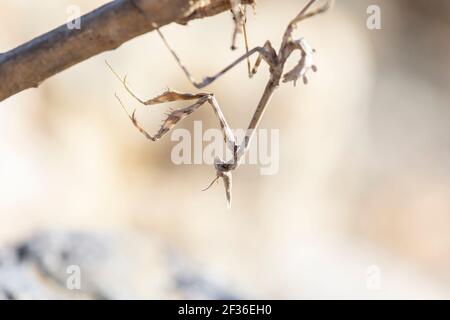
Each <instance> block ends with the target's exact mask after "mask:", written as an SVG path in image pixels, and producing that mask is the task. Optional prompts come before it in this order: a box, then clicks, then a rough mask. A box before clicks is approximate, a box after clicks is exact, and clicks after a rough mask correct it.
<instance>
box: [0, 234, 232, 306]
mask: <svg viewBox="0 0 450 320" xmlns="http://www.w3.org/2000/svg"><path fill="white" fill-rule="evenodd" d="M203 273H204V272H202V271H200V270H199V269H198V267H196V268H194V266H193V264H192V263H190V262H189V261H187V259H186V258H184V257H182V256H181V255H179V254H178V253H176V252H174V251H173V250H172V249H170V248H169V247H168V246H166V245H164V244H163V243H161V242H159V241H157V240H156V239H153V238H151V237H149V236H142V235H136V234H120V235H117V234H114V235H113V234H91V233H83V232H46V233H41V234H38V235H36V236H34V237H32V238H30V239H29V240H26V241H24V242H23V243H20V244H19V245H17V246H15V247H12V248H5V249H2V250H0V299H169V298H172V299H178V298H180V299H183V298H184V299H233V298H235V296H234V295H232V294H230V293H229V292H228V291H227V290H225V289H223V288H222V287H221V286H219V285H217V284H216V283H217V282H219V281H218V280H217V279H214V281H213V280H212V279H209V278H208V277H206V276H204V275H203ZM78 285H79V286H78Z"/></svg>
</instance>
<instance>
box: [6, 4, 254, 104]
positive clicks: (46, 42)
mask: <svg viewBox="0 0 450 320" xmlns="http://www.w3.org/2000/svg"><path fill="white" fill-rule="evenodd" d="M252 2H253V0H245V1H243V3H252ZM229 9H230V1H229V0H207V1H205V0H115V1H112V2H110V3H108V4H106V5H104V6H102V7H100V8H98V9H96V10H94V11H92V12H90V13H88V14H86V15H84V16H82V17H81V29H79V30H78V29H72V30H70V29H69V28H68V27H67V25H66V24H64V25H62V26H60V27H58V28H56V29H54V30H52V31H50V32H48V33H46V34H43V35H41V36H40V37H37V38H35V39H33V40H31V41H29V42H27V43H25V44H23V45H21V46H19V47H17V48H15V49H13V50H11V51H8V52H6V53H3V54H0V101H3V100H5V99H6V98H8V97H10V96H12V95H14V94H16V93H18V92H21V91H23V90H25V89H28V88H33V87H37V86H39V84H40V83H42V82H43V81H44V80H45V79H47V78H49V77H51V76H53V75H55V74H57V73H58V72H61V71H63V70H65V69H67V68H69V67H71V66H73V65H75V64H77V63H80V62H82V61H84V60H86V59H89V58H90V57H93V56H95V55H97V54H99V53H102V52H104V51H108V50H113V49H116V48H117V47H119V46H120V45H121V44H123V43H124V42H126V41H128V40H130V39H133V38H135V37H137V36H139V35H142V34H144V33H147V32H150V31H152V30H154V29H155V24H156V25H157V26H164V25H167V24H169V23H172V22H176V23H181V24H186V23H187V22H189V21H191V20H193V19H199V18H204V17H208V16H213V15H216V14H219V13H221V12H223V11H226V10H229Z"/></svg>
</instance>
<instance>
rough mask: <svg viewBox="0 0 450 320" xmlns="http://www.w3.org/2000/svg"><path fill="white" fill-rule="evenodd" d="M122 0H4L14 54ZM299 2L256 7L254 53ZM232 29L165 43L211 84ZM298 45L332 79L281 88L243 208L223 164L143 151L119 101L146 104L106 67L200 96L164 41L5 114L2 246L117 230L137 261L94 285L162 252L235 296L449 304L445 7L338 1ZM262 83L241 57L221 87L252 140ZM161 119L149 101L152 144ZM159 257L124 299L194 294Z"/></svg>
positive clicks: (56, 84)
mask: <svg viewBox="0 0 450 320" xmlns="http://www.w3.org/2000/svg"><path fill="white" fill-rule="evenodd" d="M107 2H108V1H106V0H102V1H101V0H95V1H94V0H71V1H66V0H60V1H49V0H47V1H39V2H37V1H30V0H2V1H1V3H0V21H1V26H2V28H0V51H8V50H10V49H11V48H13V47H16V46H18V45H20V44H22V43H23V42H25V41H28V40H30V39H32V38H34V37H36V36H38V35H40V34H42V33H44V32H47V31H49V30H50V29H53V28H54V27H57V26H59V25H61V24H63V23H65V22H66V21H67V17H68V16H69V14H68V12H67V7H68V6H69V5H77V6H79V7H80V8H81V11H82V13H86V12H89V11H91V10H93V9H95V8H96V7H98V6H100V5H102V4H104V3H107ZM304 3H305V1H300V0H295V1H294V0H283V1H275V0H260V1H259V2H258V5H257V7H256V12H255V14H253V12H252V11H251V10H250V13H249V19H248V26H247V28H248V33H249V37H250V45H251V46H255V45H262V44H263V43H264V42H265V40H267V39H270V40H271V42H272V43H273V44H274V46H275V47H276V48H278V46H279V44H280V40H281V36H282V33H283V32H284V29H285V27H286V25H287V23H288V21H289V20H290V19H291V18H293V16H294V15H295V14H296V13H297V12H299V11H300V9H301V8H302V6H303V5H304ZM371 4H376V5H379V6H380V8H381V23H382V29H381V30H369V29H368V28H367V26H366V20H367V18H368V17H369V15H368V14H367V12H366V10H367V7H368V6H369V5H371ZM232 29H233V24H232V19H231V15H230V14H229V13H224V14H222V15H219V16H216V17H212V18H208V19H204V20H200V21H194V22H191V23H190V24H189V26H187V27H186V26H181V25H175V24H174V25H170V26H167V27H164V28H163V32H164V33H165V36H166V37H167V39H168V40H169V41H170V42H171V44H172V46H173V47H174V48H175V49H176V51H177V53H178V54H179V55H180V56H181V58H182V60H183V61H184V63H185V65H187V66H188V67H189V68H190V69H191V72H192V73H193V74H194V75H195V76H196V77H197V78H202V77H203V76H206V75H211V74H213V73H215V72H217V71H218V70H220V69H221V68H223V67H224V66H225V65H227V64H228V63H229V62H231V61H233V59H234V58H236V57H237V56H239V55H240V54H241V53H242V52H243V45H242V44H243V42H242V39H241V38H240V39H241V41H240V43H241V45H240V47H239V49H238V51H237V52H233V51H231V50H229V47H230V43H231V34H232ZM296 35H297V36H298V37H300V36H303V37H305V38H306V39H307V40H308V41H309V43H310V44H311V45H312V46H313V47H314V48H315V49H316V50H317V53H316V64H317V65H318V67H319V72H318V73H316V74H312V75H311V78H310V83H309V84H308V85H307V86H304V85H303V84H302V85H298V86H297V87H293V86H292V85H290V84H289V85H282V86H281V87H280V88H279V89H278V91H277V92H276V93H275V96H274V98H273V100H272V102H271V105H270V108H269V109H268V110H267V112H266V114H265V117H264V119H263V121H262V123H261V127H262V128H267V129H279V130H280V156H279V159H280V170H279V173H278V174H276V175H272V176H262V175H260V174H259V172H260V171H259V167H258V166H256V165H244V166H242V167H240V168H239V170H237V171H236V172H235V173H234V189H233V206H232V208H231V209H230V210H228V209H227V205H226V200H225V194H224V191H223V186H222V185H218V186H215V187H213V188H211V189H210V190H208V191H206V192H201V189H202V188H204V187H205V186H206V185H207V184H208V183H209V182H210V181H211V179H212V178H213V177H214V174H215V172H214V169H213V167H212V166H208V165H181V166H179V165H175V164H173V163H172V161H171V159H170V154H171V150H172V147H173V146H174V145H175V144H176V142H172V141H171V139H170V137H169V136H167V137H165V138H164V139H162V140H161V141H159V142H157V143H151V142H149V141H147V140H145V138H144V137H143V136H142V135H141V134H140V133H139V132H138V131H137V130H135V128H134V127H133V126H132V124H131V123H130V121H129V119H128V118H127V117H126V115H125V114H124V113H123V110H122V109H121V108H120V105H119V104H118V103H117V101H116V100H115V98H114V93H115V92H117V93H118V94H119V95H120V96H121V97H122V98H123V100H124V102H125V103H126V104H127V105H128V106H129V108H130V109H131V108H132V107H139V106H138V105H137V104H136V103H135V102H134V101H133V100H131V99H129V97H128V96H127V95H126V92H125V91H124V90H123V88H122V87H121V84H120V83H119V82H118V81H117V79H115V78H114V76H113V74H112V73H111V72H110V71H109V70H108V69H107V67H106V65H105V63H104V60H105V59H108V61H109V62H110V63H111V64H112V65H113V66H114V67H115V69H116V70H117V71H118V72H119V73H120V74H127V75H128V79H129V82H130V85H131V86H132V87H133V88H134V89H135V91H136V92H138V94H139V95H140V96H142V97H145V98H150V97H153V96H155V95H158V94H160V93H162V92H163V91H164V90H165V88H167V87H170V88H172V89H175V90H178V91H184V92H196V91H195V90H194V89H193V88H192V86H191V85H190V84H189V83H188V81H187V80H186V79H185V77H184V75H183V74H182V72H181V70H180V69H179V68H178V66H177V65H176V63H175V62H174V60H173V58H172V56H171V55H170V53H169V52H168V51H167V49H166V48H165V47H164V45H163V43H162V41H161V40H160V39H159V38H158V36H157V34H154V33H151V34H147V35H144V36H141V37H139V38H136V39H134V40H132V41H130V42H128V43H126V44H124V45H122V46H121V47H120V48H118V49H117V50H115V51H112V52H108V53H105V54H102V55H99V56H96V57H94V58H91V59H90V60H88V61H85V62H83V63H81V64H79V65H77V66H75V67H72V68H71V69H69V70H67V71H65V72H63V73H61V74H59V75H57V76H55V77H53V78H51V79H49V80H47V81H45V82H44V83H43V84H42V85H41V86H40V87H39V89H32V90H27V91H25V92H22V93H20V94H18V95H16V96H13V97H11V98H10V99H8V100H6V101H4V102H2V103H1V105H0V247H4V248H8V247H12V246H17V244H18V243H22V242H23V241H27V239H30V238H32V237H33V236H34V235H36V234H40V233H45V232H49V231H48V230H53V231H52V232H54V231H56V232H58V233H65V232H68V233H70V232H83V233H86V234H90V235H92V234H95V235H98V234H102V235H105V234H108V235H109V236H111V237H115V238H117V239H118V240H117V239H116V240H117V242H118V243H120V244H121V245H123V246H125V245H124V244H123V241H122V240H121V239H123V238H121V237H122V235H126V236H123V237H126V238H127V241H128V242H129V244H128V245H127V246H126V248H127V249H123V250H122V249H118V248H116V249H114V250H115V251H114V250H113V251H114V252H116V253H117V252H118V253H117V255H116V256H117V257H118V258H117V259H118V260H114V261H119V262H114V261H113V262H111V263H109V264H108V263H104V264H103V265H102V268H103V269H98V270H100V271H98V270H97V272H100V273H101V274H103V275H105V274H108V273H109V272H110V271H111V270H112V269H116V268H117V263H123V262H124V261H127V263H129V264H132V263H134V262H130V261H134V260H132V259H131V260H130V259H129V258H127V257H125V258H124V257H123V256H122V255H123V254H124V252H123V251H127V252H126V253H127V254H132V253H130V248H132V249H133V250H137V251H139V252H137V253H136V254H135V255H134V256H139V255H148V254H149V252H156V251H155V250H156V249H155V247H154V243H158V248H159V249H157V250H161V252H162V253H161V254H163V255H166V251H174V252H177V254H178V255H180V256H183V257H184V259H186V260H187V261H189V264H192V265H193V267H192V268H193V270H195V272H196V273H197V274H199V275H200V276H203V275H207V276H208V278H210V279H213V282H214V283H217V284H218V286H219V287H221V288H224V290H226V291H227V292H232V294H233V295H235V296H237V297H246V298H256V299H258V298H269V299H309V298H343V299H347V298H360V299H363V298H369V299H379V298H388V299H390V298H407V299H410V298H411V299H415V298H424V299H432V298H450V233H449V228H450V166H449V163H450V120H449V119H450V108H449V106H450V72H449V68H450V54H449V50H450V36H449V35H450V2H448V1H445V0H436V1H433V2H432V3H431V2H429V1H425V0H414V1H407V0H395V1H386V0H384V1H381V0H379V1H377V0H371V1H366V0H363V1H361V0H338V1H337V4H336V6H335V8H334V10H333V11H332V12H330V13H327V14H326V15H322V16H319V17H316V18H314V19H311V20H308V21H305V22H304V23H302V24H301V25H300V27H299V28H298V29H297V30H296ZM292 60H293V63H294V62H296V60H297V58H294V57H293V58H292ZM267 79H268V69H267V66H265V65H264V66H262V68H261V70H260V72H259V73H258V75H257V76H256V77H255V78H254V79H251V80H250V79H248V78H247V75H246V65H245V63H243V64H241V65H240V66H239V67H237V68H235V69H234V70H233V71H231V72H230V73H229V74H227V75H226V76H224V77H223V78H221V79H220V80H218V81H216V82H215V83H214V84H213V85H211V86H210V87H208V89H207V90H208V92H214V93H215V95H216V97H217V100H218V101H219V103H220V105H221V106H222V107H223V111H224V113H225V115H226V117H227V120H228V122H229V123H230V124H231V126H232V127H233V128H245V127H246V126H247V124H248V121H249V120H250V118H251V115H252V113H253V112H254V108H255V106H256V104H257V102H258V99H259V98H260V95H261V93H262V91H263V88H264V85H265V83H266V81H267ZM166 108H167V106H165V105H161V106H156V107H153V108H144V107H139V109H138V117H139V119H141V121H142V122H143V123H144V124H145V126H146V128H148V130H149V131H152V132H153V131H155V130H156V129H157V126H158V124H159V123H160V121H161V119H162V115H163V113H164V111H165V109H166ZM194 120H202V121H203V127H204V128H208V127H216V125H217V120H216V118H215V117H214V115H213V113H212V112H211V110H210V109H208V108H203V109H200V111H198V112H196V113H194V114H193V115H192V116H191V117H190V118H188V119H187V120H185V121H183V122H182V123H181V125H180V127H184V128H187V129H189V130H192V128H193V121H194ZM108 239H109V238H108ZM143 239H144V240H143ZM150 239H151V240H150ZM102 241H103V240H102ZM104 241H109V240H104ZM56 242H58V241H56ZM75 243H79V242H78V241H75ZM160 246H161V247H160ZM49 248H50V247H49V246H46V245H44V249H46V250H47V249H48V250H50V249H49ZM138 249H139V250H138ZM131 251H132V250H131ZM132 252H134V251H132ZM88 254H92V252H91V251H90V250H89V247H88V248H87V249H85V251H83V250H82V251H81V253H79V256H81V257H84V256H85V255H88ZM114 254H115V253H114ZM133 254H134V253H133ZM146 257H147V256H146ZM158 257H159V256H158V254H156V253H155V254H152V255H150V256H148V257H147V258H146V259H145V264H142V263H141V262H136V264H138V265H139V267H138V268H134V269H133V270H134V271H133V272H131V271H130V272H129V273H130V274H129V275H128V274H127V272H124V273H123V274H122V276H123V277H124V279H122V280H120V281H121V283H122V284H123V283H125V282H129V283H130V285H129V292H130V294H129V295H127V296H126V297H138V298H160V299H164V298H173V297H175V298H176V297H180V296H179V295H174V294H173V293H168V291H167V290H166V289H167V286H165V284H164V283H163V284H161V281H160V280H161V279H163V278H164V277H165V275H164V273H165V272H166V271H167V270H166V267H165V264H162V263H161V260H160V259H159V258H158ZM74 259H75V260H73V263H75V264H77V263H78V261H77V260H76V259H77V258H74ZM80 259H82V258H80ZM98 261H103V260H102V258H101V257H100V258H98ZM138 261H140V260H138ZM80 263H81V262H80ZM102 263H103V262H102ZM164 263H166V264H171V263H172V260H171V259H168V260H167V261H166V262H164ZM126 268H127V267H126ZM183 268H184V267H182V269H183ZM121 270H125V269H121ZM126 270H128V269H126ZM82 272H83V269H82ZM82 274H83V273H82ZM0 275H1V273H0ZM128 276H129V277H128ZM131 278H133V279H134V280H130V279H131ZM144 278H145V279H149V280H148V282H144V283H145V284H148V285H143V283H142V282H140V281H139V279H144ZM82 279H83V278H82ZM95 279H97V280H98V277H94V280H92V279H91V280H89V281H94V282H95V281H97V280H95ZM105 279H106V280H104V281H106V283H109V284H110V285H111V286H113V285H115V286H118V284H117V281H119V280H118V278H117V277H112V278H105ZM0 280H1V276H0ZM82 281H83V280H82ZM98 281H100V280H98ZM114 282H116V283H115V284H114ZM0 283H1V281H0ZM136 283H139V285H136ZM156 283H158V285H156ZM82 285H83V282H82ZM119 287H120V286H119ZM116 289H117V288H116ZM105 290H106V291H107V292H108V290H109V291H110V290H112V289H109V287H108V288H106V289H105ZM189 290H190V289H188V291H189ZM119 291H120V290H119ZM5 295H6V294H5ZM19 296H20V295H19ZM185 296H186V295H181V297H185ZM187 296H188V297H190V295H189V294H188V295H187ZM205 296H206V297H212V296H211V295H208V294H206V295H205ZM25 297H35V296H33V294H30V295H28V296H25ZM111 297H113V298H114V297H123V295H122V296H121V295H120V294H118V295H112V294H111Z"/></svg>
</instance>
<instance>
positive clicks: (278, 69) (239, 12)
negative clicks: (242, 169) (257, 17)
mask: <svg viewBox="0 0 450 320" xmlns="http://www.w3.org/2000/svg"><path fill="white" fill-rule="evenodd" d="M315 2H317V0H310V1H309V2H308V3H307V4H306V6H305V7H304V8H303V9H302V10H301V11H300V13H299V14H298V15H297V16H296V17H295V18H294V19H293V20H291V21H290V23H289V24H288V26H287V28H286V31H285V32H284V34H283V38H282V42H281V46H280V48H279V50H278V52H277V51H276V50H275V49H274V48H273V46H272V44H271V42H270V41H266V43H265V44H264V46H262V47H260V46H259V47H255V48H253V49H251V50H248V49H247V52H246V53H245V54H244V55H243V56H241V57H239V58H238V59H236V60H235V61H234V62H233V63H231V64H230V65H229V66H227V67H226V68H224V69H223V70H222V71H220V72H219V73H217V74H216V75H214V76H212V77H206V78H204V79H203V80H202V81H200V82H197V81H196V80H195V79H194V78H193V77H192V75H191V74H190V72H189V71H188V70H187V68H186V67H185V66H184V65H183V64H182V62H181V60H180V58H179V57H178V56H177V54H176V53H175V51H174V50H173V49H172V48H171V47H170V46H169V44H168V42H167V40H166V39H165V38H164V36H163V34H162V33H161V32H160V30H159V29H157V31H158V33H159V35H160V36H161V38H162V40H163V41H164V43H165V44H166V46H167V48H168V49H169V50H170V52H171V53H172V55H173V56H174V58H175V60H176V61H177V63H178V64H179V66H180V67H181V69H182V70H183V72H184V73H185V75H186V76H187V78H188V79H189V81H190V82H191V83H192V85H194V87H196V88H198V89H202V88H204V87H206V86H207V85H209V84H210V83H211V82H213V81H215V80H216V79H217V78H219V77H220V76H222V75H223V74H225V73H226V72H227V71H229V70H230V69H232V68H233V67H234V66H236V65H237V64H239V63H240V62H242V61H244V60H246V59H247V60H248V59H249V57H250V56H252V55H253V54H255V53H258V57H257V59H256V62H255V64H254V67H253V69H251V68H250V66H249V68H248V72H249V77H252V76H253V75H254V74H256V72H257V70H258V67H259V66H260V64H261V62H262V61H265V62H266V63H267V64H268V65H269V70H270V79H269V81H268V83H267V84H266V86H265V89H264V92H263V94H262V96H261V98H260V100H259V103H258V105H257V107H256V110H255V112H254V114H253V117H252V119H251V121H250V123H249V125H248V129H247V131H246V135H245V138H244V141H243V143H242V144H239V145H237V144H236V140H235V137H234V135H233V133H232V131H231V128H230V126H229V125H228V123H227V121H226V119H225V116H224V115H223V113H222V110H221V109H220V106H219V104H218V102H217V100H216V99H215V97H214V95H213V94H211V93H198V94H190V93H180V92H176V91H172V90H167V91H166V92H164V93H163V94H161V95H159V96H157V97H155V98H153V99H150V100H147V101H143V100H141V99H140V98H139V97H137V96H136V95H135V94H134V93H133V91H132V90H131V89H130V87H129V86H128V84H127V81H126V77H124V78H121V77H120V76H119V75H118V74H117V73H116V72H115V71H114V70H113V69H112V67H111V66H110V65H109V64H108V66H109V67H110V68H111V70H112V71H113V72H114V74H115V75H116V76H117V77H118V78H119V79H120V81H121V82H122V83H123V85H124V87H125V89H126V90H127V91H128V92H129V94H130V95H131V96H132V97H134V98H135V99H136V100H137V101H139V102H140V103H141V104H143V105H155V104H160V103H165V102H173V101H182V100H193V101H195V102H194V103H193V104H192V105H189V106H187V107H184V108H181V109H176V110H172V111H170V112H168V114H167V116H166V118H165V120H164V121H163V124H162V125H161V127H160V129H159V130H158V132H157V133H156V134H155V135H150V134H149V133H147V131H146V130H145V129H143V128H142V126H141V125H140V124H139V122H138V121H137V119H136V115H135V111H133V112H132V114H131V115H128V116H129V117H130V119H131V121H132V123H133V125H134V126H135V127H136V128H137V129H138V130H139V131H140V132H141V133H142V134H143V135H144V136H145V137H146V138H148V139H150V140H152V141H157V140H159V139H161V137H163V136H164V135H165V134H166V133H167V132H169V131H170V130H171V129H172V128H173V127H174V126H175V125H176V124H177V123H178V122H180V121H181V120H183V119H184V118H186V117H187V116H189V115H190V114H192V113H193V112H195V111H196V110H197V109H198V108H200V107H201V106H202V105H204V104H209V105H210V106H211V107H212V109H213V111H214V112H215V114H216V116H217V117H218V119H219V124H220V127H221V129H222V132H223V135H224V141H225V142H226V145H227V147H228V149H229V150H230V151H231V152H232V157H231V159H229V160H228V161H225V160H223V159H220V158H216V159H215V162H214V167H215V170H216V177H215V179H214V180H213V181H212V182H211V184H210V185H209V186H208V187H207V188H206V189H208V188H209V187H211V186H212V185H213V184H214V183H215V182H216V181H218V180H219V179H222V180H223V182H224V185H225V191H226V197H227V202H228V206H229V207H230V206H231V189H232V171H234V170H236V169H237V168H238V167H239V163H240V162H241V160H242V158H243V156H244V155H245V154H246V152H247V151H248V148H249V145H250V143H251V140H252V137H253V135H254V132H255V130H256V129H257V127H258V125H259V123H260V121H261V118H262V116H263V114H264V111H265V110H266V108H267V106H268V104H269V101H270V99H271V97H272V95H273V93H274V91H275V90H276V89H277V88H278V86H279V85H280V81H282V82H284V83H286V82H293V84H294V85H296V83H297V80H298V79H302V80H303V82H304V84H307V83H308V73H309V71H310V70H312V71H314V72H316V71H317V67H316V66H315V65H314V59H313V55H314V53H315V50H314V49H313V48H312V47H311V46H310V45H309V44H308V42H307V41H306V40H305V39H304V38H300V39H297V40H295V39H294V38H293V35H292V33H293V31H294V29H295V28H296V26H297V24H298V23H299V22H300V21H302V20H305V19H307V18H310V17H313V16H315V15H318V14H321V13H324V12H326V11H327V10H329V9H330V7H331V6H332V3H333V2H334V1H333V0H329V1H327V2H326V3H325V4H324V5H322V6H321V7H319V8H317V9H315V10H311V11H309V12H308V10H309V9H310V7H311V6H312V5H313V4H314V3H315ZM230 4H231V9H232V14H233V18H234V22H235V29H234V33H233V44H232V46H233V47H234V46H235V39H236V34H237V33H239V32H241V30H242V29H243V28H244V30H245V20H246V17H245V8H243V6H242V4H241V0H230ZM246 43H247V42H246ZM295 51H299V52H300V60H299V62H298V63H297V64H296V66H295V67H294V68H293V69H292V70H290V71H288V72H285V71H284V67H285V64H286V62H287V60H288V58H289V57H290V56H291V54H292V53H293V52H295ZM116 97H117V99H118V100H119V102H120V104H121V105H122V107H123V108H124V109H125V111H126V108H125V106H124V105H123V103H122V101H121V100H120V99H119V97H118V96H117V95H116ZM206 189H205V190H206Z"/></svg>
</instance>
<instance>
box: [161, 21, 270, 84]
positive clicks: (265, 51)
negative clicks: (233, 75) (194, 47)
mask: <svg viewBox="0 0 450 320" xmlns="http://www.w3.org/2000/svg"><path fill="white" fill-rule="evenodd" d="M156 30H157V32H158V33H159V35H160V37H161V39H162V40H163V42H164V44H165V45H166V47H167V49H168V50H169V51H170V53H171V54H172V56H173V57H174V58H175V60H176V62H177V63H178V65H179V66H180V68H181V69H182V70H183V72H184V74H185V75H186V77H187V78H188V80H189V82H191V84H192V85H193V86H194V87H196V88H197V89H202V88H204V87H206V86H207V85H209V84H211V83H212V82H214V81H215V80H217V79H218V78H220V77H221V76H223V75H224V74H225V73H227V72H228V71H230V70H231V69H232V68H233V67H235V66H236V65H238V64H239V63H241V62H242V61H244V60H246V59H248V58H249V57H250V56H252V55H253V54H255V53H259V56H260V57H261V59H264V61H266V62H267V63H268V64H269V65H271V66H274V65H275V60H276V59H275V57H276V53H275V50H273V48H270V49H269V48H266V47H265V46H264V47H255V48H253V49H252V50H249V51H248V52H246V53H245V54H244V55H242V56H240V57H239V58H237V59H236V60H235V61H234V62H232V63H231V64H229V65H228V66H227V67H225V68H224V69H222V70H221V71H220V72H218V73H217V74H215V75H214V76H211V77H205V78H204V79H203V80H202V81H196V80H195V78H194V77H193V76H192V74H191V73H190V72H189V70H188V69H187V68H186V67H185V66H184V65H183V63H182V62H181V59H180V58H179V57H178V55H177V54H176V52H175V51H174V50H173V49H172V47H171V46H170V45H169V43H168V42H167V40H166V38H165V37H164V35H163V34H162V32H161V31H160V30H159V29H156ZM259 63H261V61H260V62H259Z"/></svg>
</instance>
